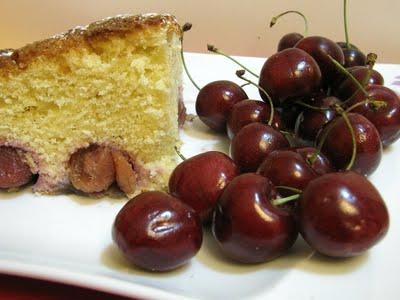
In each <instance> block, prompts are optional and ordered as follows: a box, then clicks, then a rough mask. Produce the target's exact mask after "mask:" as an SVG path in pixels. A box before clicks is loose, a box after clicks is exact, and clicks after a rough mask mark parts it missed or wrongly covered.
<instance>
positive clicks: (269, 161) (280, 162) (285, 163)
mask: <svg viewBox="0 0 400 300" xmlns="http://www.w3.org/2000/svg"><path fill="white" fill-rule="evenodd" d="M257 174H260V175H262V176H264V177H266V178H268V179H269V180H271V182H272V183H273V184H274V185H275V186H287V187H292V188H296V189H299V190H303V189H304V188H305V187H306V186H307V184H308V182H310V180H312V179H314V178H316V177H318V174H317V173H316V172H315V171H314V170H313V169H312V168H311V166H310V165H309V163H308V162H307V161H306V160H305V159H304V158H303V156H302V155H300V154H299V153H297V152H294V151H291V150H276V151H273V152H271V153H270V154H269V155H268V156H267V158H266V159H265V160H264V161H263V163H262V164H261V165H260V167H259V168H258V170H257ZM280 194H281V195H282V196H288V195H292V194H293V192H291V191H288V190H284V189H282V190H280Z"/></svg>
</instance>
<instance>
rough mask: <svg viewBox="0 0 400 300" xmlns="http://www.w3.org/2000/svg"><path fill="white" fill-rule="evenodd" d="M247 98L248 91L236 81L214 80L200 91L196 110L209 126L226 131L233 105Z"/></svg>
mask: <svg viewBox="0 0 400 300" xmlns="http://www.w3.org/2000/svg"><path fill="white" fill-rule="evenodd" d="M247 98H248V97H247V95H246V92H245V91H244V90H243V89H242V88H241V87H240V86H239V85H237V84H236V83H234V82H231V81H226V80H220V81H214V82H211V83H209V84H207V85H206V86H204V87H203V88H202V89H201V90H200V91H199V94H198V95H197V99H196V112H197V115H198V116H199V118H200V120H202V121H203V122H204V124H206V125H207V126H208V127H210V128H211V129H213V130H215V131H217V132H225V130H226V121H227V119H228V116H229V113H230V111H231V109H232V107H233V106H234V105H235V104H236V103H237V102H239V101H242V100H244V99H247Z"/></svg>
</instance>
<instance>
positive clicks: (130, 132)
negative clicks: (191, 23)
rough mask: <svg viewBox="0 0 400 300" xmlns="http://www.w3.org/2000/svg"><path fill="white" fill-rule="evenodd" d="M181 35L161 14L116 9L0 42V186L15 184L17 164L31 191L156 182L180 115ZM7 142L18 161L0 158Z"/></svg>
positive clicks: (168, 163) (170, 160) (136, 187)
mask: <svg viewBox="0 0 400 300" xmlns="http://www.w3.org/2000/svg"><path fill="white" fill-rule="evenodd" d="M181 35H182V32H181V28H180V26H179V25H178V23H177V22H176V20H175V18H174V17H172V16H170V15H157V14H147V15H138V16H117V17H114V18H109V19H106V20H103V21H100V22H96V23H93V24H90V25H88V26H86V27H77V28H75V29H73V30H70V31H68V32H66V33H64V34H60V35H57V36H55V37H53V38H50V39H48V40H44V41H39V42H36V43H33V44H30V45H27V46H25V47H23V48H21V49H17V50H10V49H7V50H2V51H0V120H1V122H0V187H1V188H7V187H8V186H7V183H8V182H12V183H13V185H12V186H10V187H15V185H16V184H15V182H18V180H17V179H18V178H17V179H15V178H13V176H14V177H15V176H19V175H15V174H13V167H12V165H17V166H18V168H17V169H18V172H19V173H18V174H20V173H21V170H24V168H23V166H21V164H22V165H23V164H26V165H27V166H29V169H30V171H31V172H32V174H37V175H38V176H37V181H36V183H35V184H34V191H36V192H38V193H46V194H47V193H56V192H60V191H64V190H66V189H69V188H70V187H73V188H75V189H76V190H79V191H82V192H85V193H98V192H104V191H105V190H107V189H108V188H109V187H110V186H112V185H113V184H117V185H118V186H119V188H120V189H121V190H122V191H123V192H125V193H126V194H127V195H128V196H132V195H134V194H137V193H139V192H140V191H143V190H151V189H162V188H164V187H166V185H167V184H166V183H167V179H168V176H169V174H170V172H171V170H172V168H173V167H174V166H175V165H176V153H175V150H174V147H175V146H178V145H179V135H178V134H179V132H178V118H179V116H180V118H179V119H181V120H182V115H183V114H184V107H183V105H182V102H181V100H180V98H181V74H182V70H181V67H182V64H181V60H180V50H181ZM13 150H14V152H15V153H14V154H13V156H12V157H13V159H16V157H17V158H19V160H20V161H19V162H17V163H13V164H10V163H9V164H7V165H5V164H1V161H5V160H7V157H8V156H10V155H11V154H10V151H13ZM2 153H7V155H8V156H7V157H4V158H2ZM3 156H4V155H3ZM3 165H4V167H3V169H2V166H3ZM10 166H11V167H10ZM21 176H22V175H21ZM27 176H28V175H27V174H23V177H24V178H25V181H26V178H27ZM28 177H29V176H28ZM10 178H11V179H15V180H10ZM25 181H23V182H24V184H25V183H26V182H25ZM2 182H5V184H2ZM17 185H18V184H17Z"/></svg>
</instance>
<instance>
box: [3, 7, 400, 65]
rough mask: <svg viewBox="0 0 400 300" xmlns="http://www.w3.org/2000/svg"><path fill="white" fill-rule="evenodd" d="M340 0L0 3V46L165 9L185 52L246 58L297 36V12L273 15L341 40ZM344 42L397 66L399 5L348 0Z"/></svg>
mask: <svg viewBox="0 0 400 300" xmlns="http://www.w3.org/2000/svg"><path fill="white" fill-rule="evenodd" d="M342 5H343V4H342V1H341V0H337V1H328V0H323V1H316V0H303V1H296V0H291V1H290V0H272V1H268V0H254V1H251V0H250V1H240V0H214V1H212V0H202V1H179V0H167V1H145V0H96V1H95V0H89V1H85V0H64V1H57V0H0V48H5V47H19V46H22V45H23V44H25V43H28V42H30V41H34V40H37V39H42V38H46V37H48V36H50V35H53V34H55V33H58V32H61V31H64V30H66V29H68V28H71V27H74V26H75V25H79V24H86V23H89V22H91V21H95V20H97V19H100V18H104V17H107V16H112V15H115V14H120V13H141V12H170V13H172V14H174V15H176V16H177V17H178V19H179V21H180V22H181V23H184V22H185V21H190V22H192V23H193V25H194V27H193V30H192V31H191V32H190V33H188V34H187V37H186V44H185V50H186V51H194V52H206V44H207V43H214V44H215V45H216V46H218V47H219V48H221V49H223V50H225V51H226V52H229V53H232V54H237V55H247V56H268V55H271V54H272V53H274V51H275V49H276V45H277V43H278V40H279V38H280V37H281V36H282V35H283V34H284V33H287V32H291V31H299V32H302V31H303V23H302V19H301V18H300V17H298V16H296V15H291V16H290V15H289V16H286V17H284V18H282V19H281V20H280V21H279V22H278V24H277V25H276V26H275V27H274V28H272V29H269V28H268V24H269V20H270V18H271V17H272V16H274V15H276V14H278V13H280V12H282V11H285V10H288V9H299V10H301V11H302V12H304V13H305V14H306V15H307V16H308V18H309V22H310V33H311V34H319V35H325V36H327V37H330V38H332V39H334V40H343V39H344V33H343V23H342V20H343V17H342ZM349 14H350V17H351V18H350V38H351V40H352V42H353V43H354V44H356V45H358V46H359V47H360V48H362V49H363V50H364V52H372V51H374V52H376V53H377V54H378V55H379V61H380V62H386V63H400V22H399V18H400V1H399V0H381V1H376V0H364V1H363V0H349Z"/></svg>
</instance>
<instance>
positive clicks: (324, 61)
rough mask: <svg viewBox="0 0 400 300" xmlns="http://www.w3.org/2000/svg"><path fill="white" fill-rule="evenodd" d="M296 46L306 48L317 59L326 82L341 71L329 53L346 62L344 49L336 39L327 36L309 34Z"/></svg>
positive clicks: (337, 59)
mask: <svg viewBox="0 0 400 300" xmlns="http://www.w3.org/2000/svg"><path fill="white" fill-rule="evenodd" d="M295 47H296V48H299V49H302V50H304V51H305V52H307V53H308V54H310V55H311V56H312V57H313V58H314V59H315V60H316V61H317V63H318V65H319V67H320V69H321V73H322V80H323V82H324V83H325V84H329V83H330V82H331V81H333V80H334V78H335V77H336V76H337V75H338V73H339V72H338V69H337V67H336V66H335V65H334V64H333V63H332V61H331V60H330V59H329V57H328V55H330V56H331V57H332V58H333V59H335V60H336V61H338V62H339V63H340V64H342V65H343V64H344V55H343V51H342V49H341V48H340V47H339V46H338V45H337V44H336V43H335V42H334V41H332V40H330V39H327V38H325V37H321V36H308V37H305V38H304V39H302V40H300V41H299V42H298V43H297V44H296V46H295Z"/></svg>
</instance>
